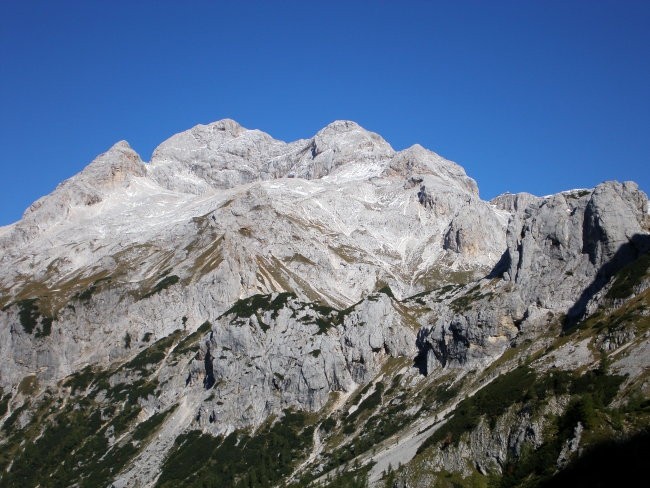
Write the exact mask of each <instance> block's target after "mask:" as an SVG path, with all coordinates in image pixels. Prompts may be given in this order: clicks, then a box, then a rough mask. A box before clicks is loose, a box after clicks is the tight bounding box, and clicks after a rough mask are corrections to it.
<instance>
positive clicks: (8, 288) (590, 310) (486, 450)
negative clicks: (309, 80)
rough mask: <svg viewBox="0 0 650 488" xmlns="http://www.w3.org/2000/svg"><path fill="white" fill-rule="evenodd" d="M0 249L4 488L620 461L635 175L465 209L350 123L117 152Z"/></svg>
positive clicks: (516, 470) (640, 278)
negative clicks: (291, 138)
mask: <svg viewBox="0 0 650 488" xmlns="http://www.w3.org/2000/svg"><path fill="white" fill-rule="evenodd" d="M0 249H1V254H0V307H2V311H1V312H0V353H1V354H2V356H3V358H5V359H4V361H3V362H2V364H1V365H0V387H1V388H2V390H0V418H1V420H0V422H2V427H1V429H2V430H1V431H0V432H1V433H0V444H1V445H2V454H0V467H1V468H2V470H1V471H0V485H5V486H114V487H124V486H163V487H164V486H237V487H240V486H241V487H243V486H246V487H249V486H250V487H255V486H260V487H265V486H295V487H302V486H316V485H318V486H332V487H336V486H365V485H366V484H368V483H369V484H370V485H373V486H394V487H407V486H408V487H420V486H451V485H452V484H455V485H461V486H466V485H467V486H469V485H471V486H474V485H476V486H487V485H488V484H491V485H494V484H499V485H501V486H523V485H526V486H544V483H560V482H567V483H569V482H570V481H569V480H571V479H573V478H571V477H572V476H574V477H575V476H583V473H584V472H586V471H590V472H592V473H599V471H598V470H597V469H594V466H601V467H602V466H603V463H595V462H594V461H593V459H598V456H601V457H602V456H605V457H611V456H615V455H614V454H612V453H618V455H620V453H624V452H628V451H629V452H630V453H631V454H630V455H628V456H626V458H625V461H626V462H627V465H628V466H629V469H626V470H625V471H624V473H622V474H621V473H619V478H617V481H620V479H623V477H624V476H625V475H630V476H632V475H634V474H635V473H636V472H635V469H640V467H641V466H642V464H641V462H640V460H639V459H637V458H635V455H634V453H638V452H639V449H640V447H639V446H641V449H642V448H643V447H644V446H647V445H648V433H647V429H648V425H650V422H649V420H650V410H649V407H648V405H649V403H648V401H649V400H648V399H649V396H650V392H649V390H648V385H649V384H650V383H649V382H648V380H649V378H648V371H650V369H649V367H650V364H649V361H650V354H649V352H650V350H649V345H650V344H649V341H648V337H649V335H650V330H649V329H648V328H649V327H650V319H649V318H648V317H649V315H648V313H649V311H650V303H649V295H648V293H650V292H649V291H648V287H649V285H650V278H649V271H648V268H649V265H650V256H649V253H650V216H649V214H648V201H647V196H646V195H645V194H644V193H643V192H642V191H641V190H640V189H639V188H638V187H637V185H636V184H634V183H632V182H626V183H618V182H605V183H602V184H601V185H598V186H597V187H596V188H594V189H581V190H570V191H566V192H562V193H559V194H556V195H550V196H547V197H541V198H540V197H536V196H533V195H530V194H524V193H522V194H516V195H513V194H505V195H501V196H499V197H497V198H495V199H494V200H492V201H491V202H486V201H483V200H481V199H480V197H479V193H478V188H477V185H476V183H475V182H474V180H472V179H471V178H470V177H468V176H467V175H466V173H465V171H464V170H463V169H462V168H461V167H460V166H458V165H457V164H455V163H453V162H451V161H447V160H446V159H444V158H442V157H440V156H439V155H437V154H435V153H433V152H431V151H428V150H426V149H424V148H423V147H421V146H418V145H416V146H412V147H411V148H408V149H406V150H404V151H395V150H393V149H392V148H391V147H390V145H389V144H388V143H387V142H386V141H385V140H383V139H382V138H381V137H380V136H379V135H377V134H374V133H371V132H368V131H366V130H365V129H363V128H362V127H360V126H359V125H357V124H355V123H354V122H349V121H337V122H334V123H332V124H330V125H328V126H327V127H325V128H324V129H322V130H321V131H319V132H318V133H317V134H316V135H315V136H314V137H312V138H310V139H301V140H298V141H295V142H292V143H285V142H283V141H279V140H275V139H273V138H272V137H271V136H269V135H267V134H265V133H263V132H260V131H257V130H248V129H245V128H243V127H241V126H240V125H239V124H237V123H236V122H234V121H232V120H222V121H218V122H215V123H212V124H209V125H199V126H196V127H194V128H192V129H190V130H188V131H186V132H183V133H180V134H177V135H175V136H172V137H171V138H170V139H168V140H167V141H165V142H163V143H162V144H161V145H160V146H159V147H158V148H157V149H156V150H155V151H154V153H153V156H152V158H151V161H150V162H148V163H145V162H143V161H142V160H141V158H140V156H138V154H137V153H135V151H133V150H132V149H131V148H130V147H129V145H128V143H126V142H125V141H122V142H118V143H117V144H115V145H114V146H113V147H112V148H110V149H109V150H108V151H107V152H106V153H104V154H102V155H100V156H99V157H97V159H95V160H94V161H93V162H92V163H90V164H89V165H88V166H87V167H86V168H85V169H84V170H83V171H81V172H80V173H79V174H77V175H75V176H73V177H72V178H70V179H69V180H66V181H64V182H63V183H61V184H60V185H59V186H58V187H57V188H56V189H55V190H54V192H52V193H51V194H50V195H47V196H45V197H43V198H41V199H40V200H38V201H36V202H35V203H34V204H32V205H31V206H30V208H29V209H27V210H26V212H25V214H24V215H23V218H22V219H21V220H20V221H19V222H17V223H15V224H13V225H10V226H7V227H3V228H0ZM613 443H615V444H613ZM608 449H609V450H608ZM646 451H647V449H646ZM603 453H604V454H603ZM637 457H638V456H637ZM590 460H591V461H590ZM637 461H638V462H637ZM581 469H582V471H580V470H581ZM585 470H586V471H585ZM599 476H600V478H597V479H600V480H602V479H607V478H606V477H605V474H600V475H599ZM563 480H564V481H563Z"/></svg>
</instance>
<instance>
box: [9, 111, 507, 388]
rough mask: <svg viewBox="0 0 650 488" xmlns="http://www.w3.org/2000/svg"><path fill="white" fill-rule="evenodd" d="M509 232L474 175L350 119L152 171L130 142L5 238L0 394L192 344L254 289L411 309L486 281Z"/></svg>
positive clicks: (218, 127) (252, 140) (173, 160)
mask: <svg viewBox="0 0 650 488" xmlns="http://www.w3.org/2000/svg"><path fill="white" fill-rule="evenodd" d="M413 181H417V182H418V184H412V182H413ZM422 185H425V186H426V192H428V193H427V196H426V197H425V198H422V197H418V192H421V190H420V187H421V186H422ZM476 216H479V218H478V219H477V218H475V217H476ZM482 223H483V224H482ZM506 224H507V213H505V212H504V211H501V210H498V209H494V208H493V207H491V206H490V205H488V204H487V203H485V202H483V201H481V200H480V199H479V198H478V193H477V189H476V183H475V182H474V181H473V180H472V179H471V178H469V177H467V175H466V174H465V172H464V171H463V169H462V168H461V167H460V166H458V165H456V164H455V163H452V162H450V161H447V160H445V159H443V158H441V157H440V156H438V155H436V154H435V153H432V152H430V151H427V150H425V149H424V148H422V147H420V146H414V147H412V148H409V149H407V150H406V151H401V152H395V151H393V150H392V149H391V148H390V146H389V145H388V144H387V143H386V142H385V141H384V140H383V139H382V138H381V137H379V136H378V135H376V134H373V133H371V132H368V131H366V130H364V129H363V128H361V127H359V126H358V125H357V124H355V123H353V122H346V121H339V122H334V123H332V124H330V125H329V126H327V127H325V128H324V129H323V130H321V131H320V132H318V133H317V134H316V135H315V136H314V137H313V138H311V139H305V140H299V141H295V142H293V143H289V144H287V143H284V142H282V141H277V140H274V139H273V138H271V137H270V136H268V135H266V134H264V133H262V132H260V131H255V130H247V129H245V128H243V127H241V126H239V125H238V124H237V123H236V122H234V121H231V120H224V121H219V122H215V123H213V124H209V125H205V126H197V127H195V128H193V129H191V130H189V131H186V132H183V133H181V134H178V135H176V136H173V137H172V138H170V139H169V140H168V141H166V142H164V143H163V144H161V146H160V147H159V148H158V149H157V150H156V151H155V152H154V155H153V158H152V161H151V162H150V163H149V164H145V163H142V161H141V160H140V158H139V157H138V155H137V154H136V153H135V152H133V150H131V149H130V148H129V147H128V145H127V144H126V143H124V142H121V143H118V144H116V145H115V146H114V147H113V148H111V149H110V150H109V151H108V152H107V153H105V154H103V155H101V156H99V157H98V158H97V159H96V160H95V161H93V163H91V164H90V165H89V166H88V167H87V168H86V169H85V170H84V171H82V172H81V173H80V174H78V175H76V176H74V177H72V178H71V179H70V180H68V181H66V182H64V183H62V184H61V185H60V186H59V187H58V188H57V189H56V190H55V191H54V192H53V193H52V194H51V195H48V196H47V197H44V198H43V199H41V200H39V201H38V202H36V203H35V204H34V205H33V206H32V208H31V209H30V210H28V211H27V212H26V214H25V217H24V219H23V220H22V221H20V222H18V223H16V224H14V225H12V226H8V227H4V228H2V229H0V249H2V253H0V264H1V271H0V292H1V296H0V298H1V299H0V306H2V307H4V310H3V311H2V312H0V323H1V324H2V327H0V334H1V335H2V346H0V347H2V351H3V354H5V357H6V358H7V361H6V364H5V365H4V366H3V368H2V369H1V370H0V384H1V385H4V386H5V387H7V388H9V387H11V385H15V384H16V383H17V382H19V381H20V379H21V378H23V377H24V376H26V375H28V374H33V373H36V374H38V375H39V377H41V378H42V379H47V380H48V381H54V380H56V379H58V378H61V377H63V376H65V375H67V374H69V373H71V372H72V371H74V370H76V369H77V368H79V367H83V366H84V365H86V364H88V363H95V362H98V363H101V364H105V363H106V362H110V361H114V360H117V359H119V358H122V357H124V356H128V355H129V354H130V353H131V350H130V349H128V348H125V347H124V344H125V342H124V337H125V336H126V335H127V334H128V335H129V336H130V337H132V338H134V339H140V338H142V337H143V335H144V334H145V333H147V332H151V333H152V334H154V337H163V336H165V335H167V334H169V333H170V332H172V331H173V330H174V329H175V328H176V327H178V324H180V321H181V318H182V317H186V318H187V322H186V323H187V327H188V328H190V330H191V328H192V327H196V326H198V324H200V323H201V322H202V321H203V320H205V318H206V317H213V316H214V315H215V314H217V315H218V314H219V313H221V312H223V311H224V310H226V309H227V308H228V307H229V306H230V305H231V304H232V303H233V302H234V301H235V300H237V299H238V298H241V297H246V296H250V295H252V294H255V293H272V292H282V291H292V292H294V293H296V294H297V296H298V297H299V298H300V299H301V300H303V301H320V302H324V303H328V304H330V305H332V306H336V307H340V308H345V307H347V306H349V305H351V304H353V303H356V302H358V301H359V300H361V299H362V298H363V297H365V296H367V295H368V294H369V293H372V292H373V291H375V290H377V289H379V288H381V287H382V286H384V285H385V284H388V285H390V287H391V289H392V290H393V291H394V292H395V294H396V295H397V296H398V297H405V296H408V295H411V294H414V293H417V292H420V291H422V290H424V289H426V288H433V287H435V286H438V285H440V284H441V283H446V282H448V281H449V280H451V279H455V278H454V277H455V276H463V277H464V278H463V279H468V278H471V277H472V276H480V275H481V274H483V273H485V272H487V271H488V270H489V269H490V268H491V267H493V266H494V265H495V263H496V262H497V261H498V259H499V257H500V256H501V255H502V254H503V252H504V250H505V245H506V243H505V229H506ZM166 277H168V278H166ZM167 279H172V281H166V280H167ZM173 280H176V281H173ZM24 300H36V301H35V302H34V303H35V306H37V308H38V314H39V318H38V319H37V322H38V323H37V325H36V328H35V329H34V330H32V331H31V332H28V331H26V330H24V327H23V326H22V325H21V319H20V313H21V312H20V310H21V305H20V303H22V302H23V301H24ZM43 320H46V322H47V321H51V322H50V326H49V327H50V329H51V333H50V334H49V335H47V334H45V333H44V329H43V325H42V323H41V322H42V321H43ZM108 324H110V325H108ZM28 328H29V327H28ZM35 334H37V336H35ZM136 344H137V341H134V346H135V345H136Z"/></svg>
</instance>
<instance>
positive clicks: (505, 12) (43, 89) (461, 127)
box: [0, 0, 650, 225]
mask: <svg viewBox="0 0 650 488" xmlns="http://www.w3.org/2000/svg"><path fill="white" fill-rule="evenodd" d="M649 26H650V2H648V1H629V0H626V1H621V0H612V1H599V0H593V1H592V0H590V1H587V0H581V1H574V2H572V1H532V0H531V1H513V2H505V1H503V2H502V1H496V0H495V1H481V2H478V1H476V2H473V1H460V0H457V1H448V2H417V1H410V2H407V1H405V2H397V1H363V2H362V1H340V2H339V1H333V0H329V1H320V2H312V1H305V0H303V1H293V2H292V1H265V2H262V1H259V2H252V1H228V2H225V1H211V2H199V1H188V2H180V1H147V2H145V1H136V0H130V1H115V0H113V1H96V2H93V1H78V2H70V1H62V0H57V1H56V2H53V1H51V0H47V1H39V2H37V1H30V0H20V1H19V0H7V1H2V2H0V145H1V146H0V147H1V148H2V153H1V154H2V155H1V157H2V178H1V179H0V225H4V224H8V223H10V222H13V221H16V220H18V219H19V218H20V215H21V214H22V212H23V210H24V209H25V208H26V207H27V206H28V205H29V204H30V203H31V202H32V201H34V200H35V199H37V198H38V197H40V196H42V195H44V194H47V193H49V192H50V191H52V189H53V188H54V187H55V186H56V185H57V184H58V183H59V182H60V181H62V180H64V179H65V178H68V177H70V176H72V175H73V174H75V173H76V172H78V171H80V170H81V169H82V168H83V167H84V166H85V165H86V164H88V163H89V162H90V161H91V160H92V159H93V158H94V157H95V156H96V155H97V154H99V153H101V152H103V151H105V150H106V149H107V148H108V147H110V146H111V145H112V144H113V143H114V142H116V141H118V140H120V139H126V140H128V141H129V142H130V143H131V145H132V146H133V147H134V148H135V149H136V150H137V151H138V152H139V153H140V155H141V156H142V158H143V159H144V160H145V161H147V160H149V158H150V156H151V152H152V150H153V149H154V148H155V146H157V145H158V144H159V143H160V142H162V141H163V140H164V139H166V138H167V137H169V136H171V135H172V134H174V133H176V132H179V131H181V130H185V129H188V128H190V127H192V126H193V125H195V124H198V123H208V122H211V121H214V120H218V119H221V118H225V117H230V118H234V119H235V120H237V121H239V122H240V123H241V124H242V125H244V126H246V127H248V128H257V129H261V130H263V131H265V132H268V133H270V134H271V135H272V136H274V137H276V138H279V139H283V140H294V139H297V138H301V137H309V136H311V135H313V134H314V133H315V132H316V131H318V130H319V129H320V128H322V127H323V126H325V125H326V124H327V123H329V122H331V121H332V120H335V119H352V120H355V121H357V122H358V123H360V124H361V125H363V126H364V127H366V128H367V129H369V130H372V131H375V132H378V133H379V134H381V135H382V136H383V137H384V138H385V139H386V140H387V141H388V142H389V143H391V144H392V145H393V147H394V148H396V149H403V148H405V147H408V146H410V145H412V144H414V143H420V144H422V145H423V146H425V147H427V148H429V149H432V150H434V151H436V152H438V153H440V154H442V155H443V156H445V157H447V158H449V159H452V160H454V161H456V162H458V163H459V164H461V165H462V166H464V167H465V169H466V170H467V172H468V174H469V175H470V176H472V177H474V178H475V179H476V180H477V181H478V184H479V188H480V190H481V196H482V197H483V198H491V197H493V196H495V195H497V194H499V193H502V192H505V191H511V192H517V191H529V192H532V193H535V194H538V195H543V194H548V193H552V192H557V191H560V190H564V189H569V188H575V187H589V186H593V185H596V184H597V183H599V182H601V181H603V180H607V179H618V180H628V179H632V180H636V181H637V182H638V183H639V184H640V185H641V187H642V188H643V189H644V190H646V191H648V190H650V176H649V171H648V166H649V164H648V163H649V162H650V158H649V156H648V155H649V154H650V28H649Z"/></svg>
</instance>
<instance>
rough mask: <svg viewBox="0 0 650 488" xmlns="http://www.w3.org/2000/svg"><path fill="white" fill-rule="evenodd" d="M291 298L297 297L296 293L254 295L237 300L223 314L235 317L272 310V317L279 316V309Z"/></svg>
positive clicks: (249, 315)
mask: <svg viewBox="0 0 650 488" xmlns="http://www.w3.org/2000/svg"><path fill="white" fill-rule="evenodd" d="M290 298H296V295H295V294H294V293H289V292H284V293H278V294H277V296H276V297H275V298H273V295H270V294H269V295H260V294H257V295H253V296H250V297H248V298H243V299H241V300H237V301H236V302H235V304H234V305H233V306H232V307H230V308H229V309H228V310H227V311H226V312H224V313H223V314H222V317H224V316H226V315H235V317H240V318H246V317H251V316H252V315H255V313H256V312H258V311H263V312H266V311H272V312H273V314H272V317H273V318H276V317H277V316H278V311H279V310H280V309H281V308H283V307H284V306H285V305H286V304H287V302H288V301H289V299H290Z"/></svg>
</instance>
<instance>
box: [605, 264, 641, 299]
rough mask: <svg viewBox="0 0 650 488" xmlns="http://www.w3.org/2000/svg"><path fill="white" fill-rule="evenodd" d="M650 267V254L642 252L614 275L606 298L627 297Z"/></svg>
mask: <svg viewBox="0 0 650 488" xmlns="http://www.w3.org/2000/svg"><path fill="white" fill-rule="evenodd" d="M649 269H650V254H643V255H642V256H641V257H639V258H638V259H637V260H636V261H634V262H632V263H630V264H628V265H627V266H625V267H624V268H623V269H621V270H620V271H619V272H618V273H616V275H615V276H614V282H613V283H612V287H611V288H610V289H609V291H608V292H607V295H606V296H607V298H628V297H629V296H630V295H632V294H633V293H634V287H635V286H636V285H638V284H639V283H640V282H641V280H642V279H643V277H644V276H645V275H646V274H647V273H648V270H649Z"/></svg>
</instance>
